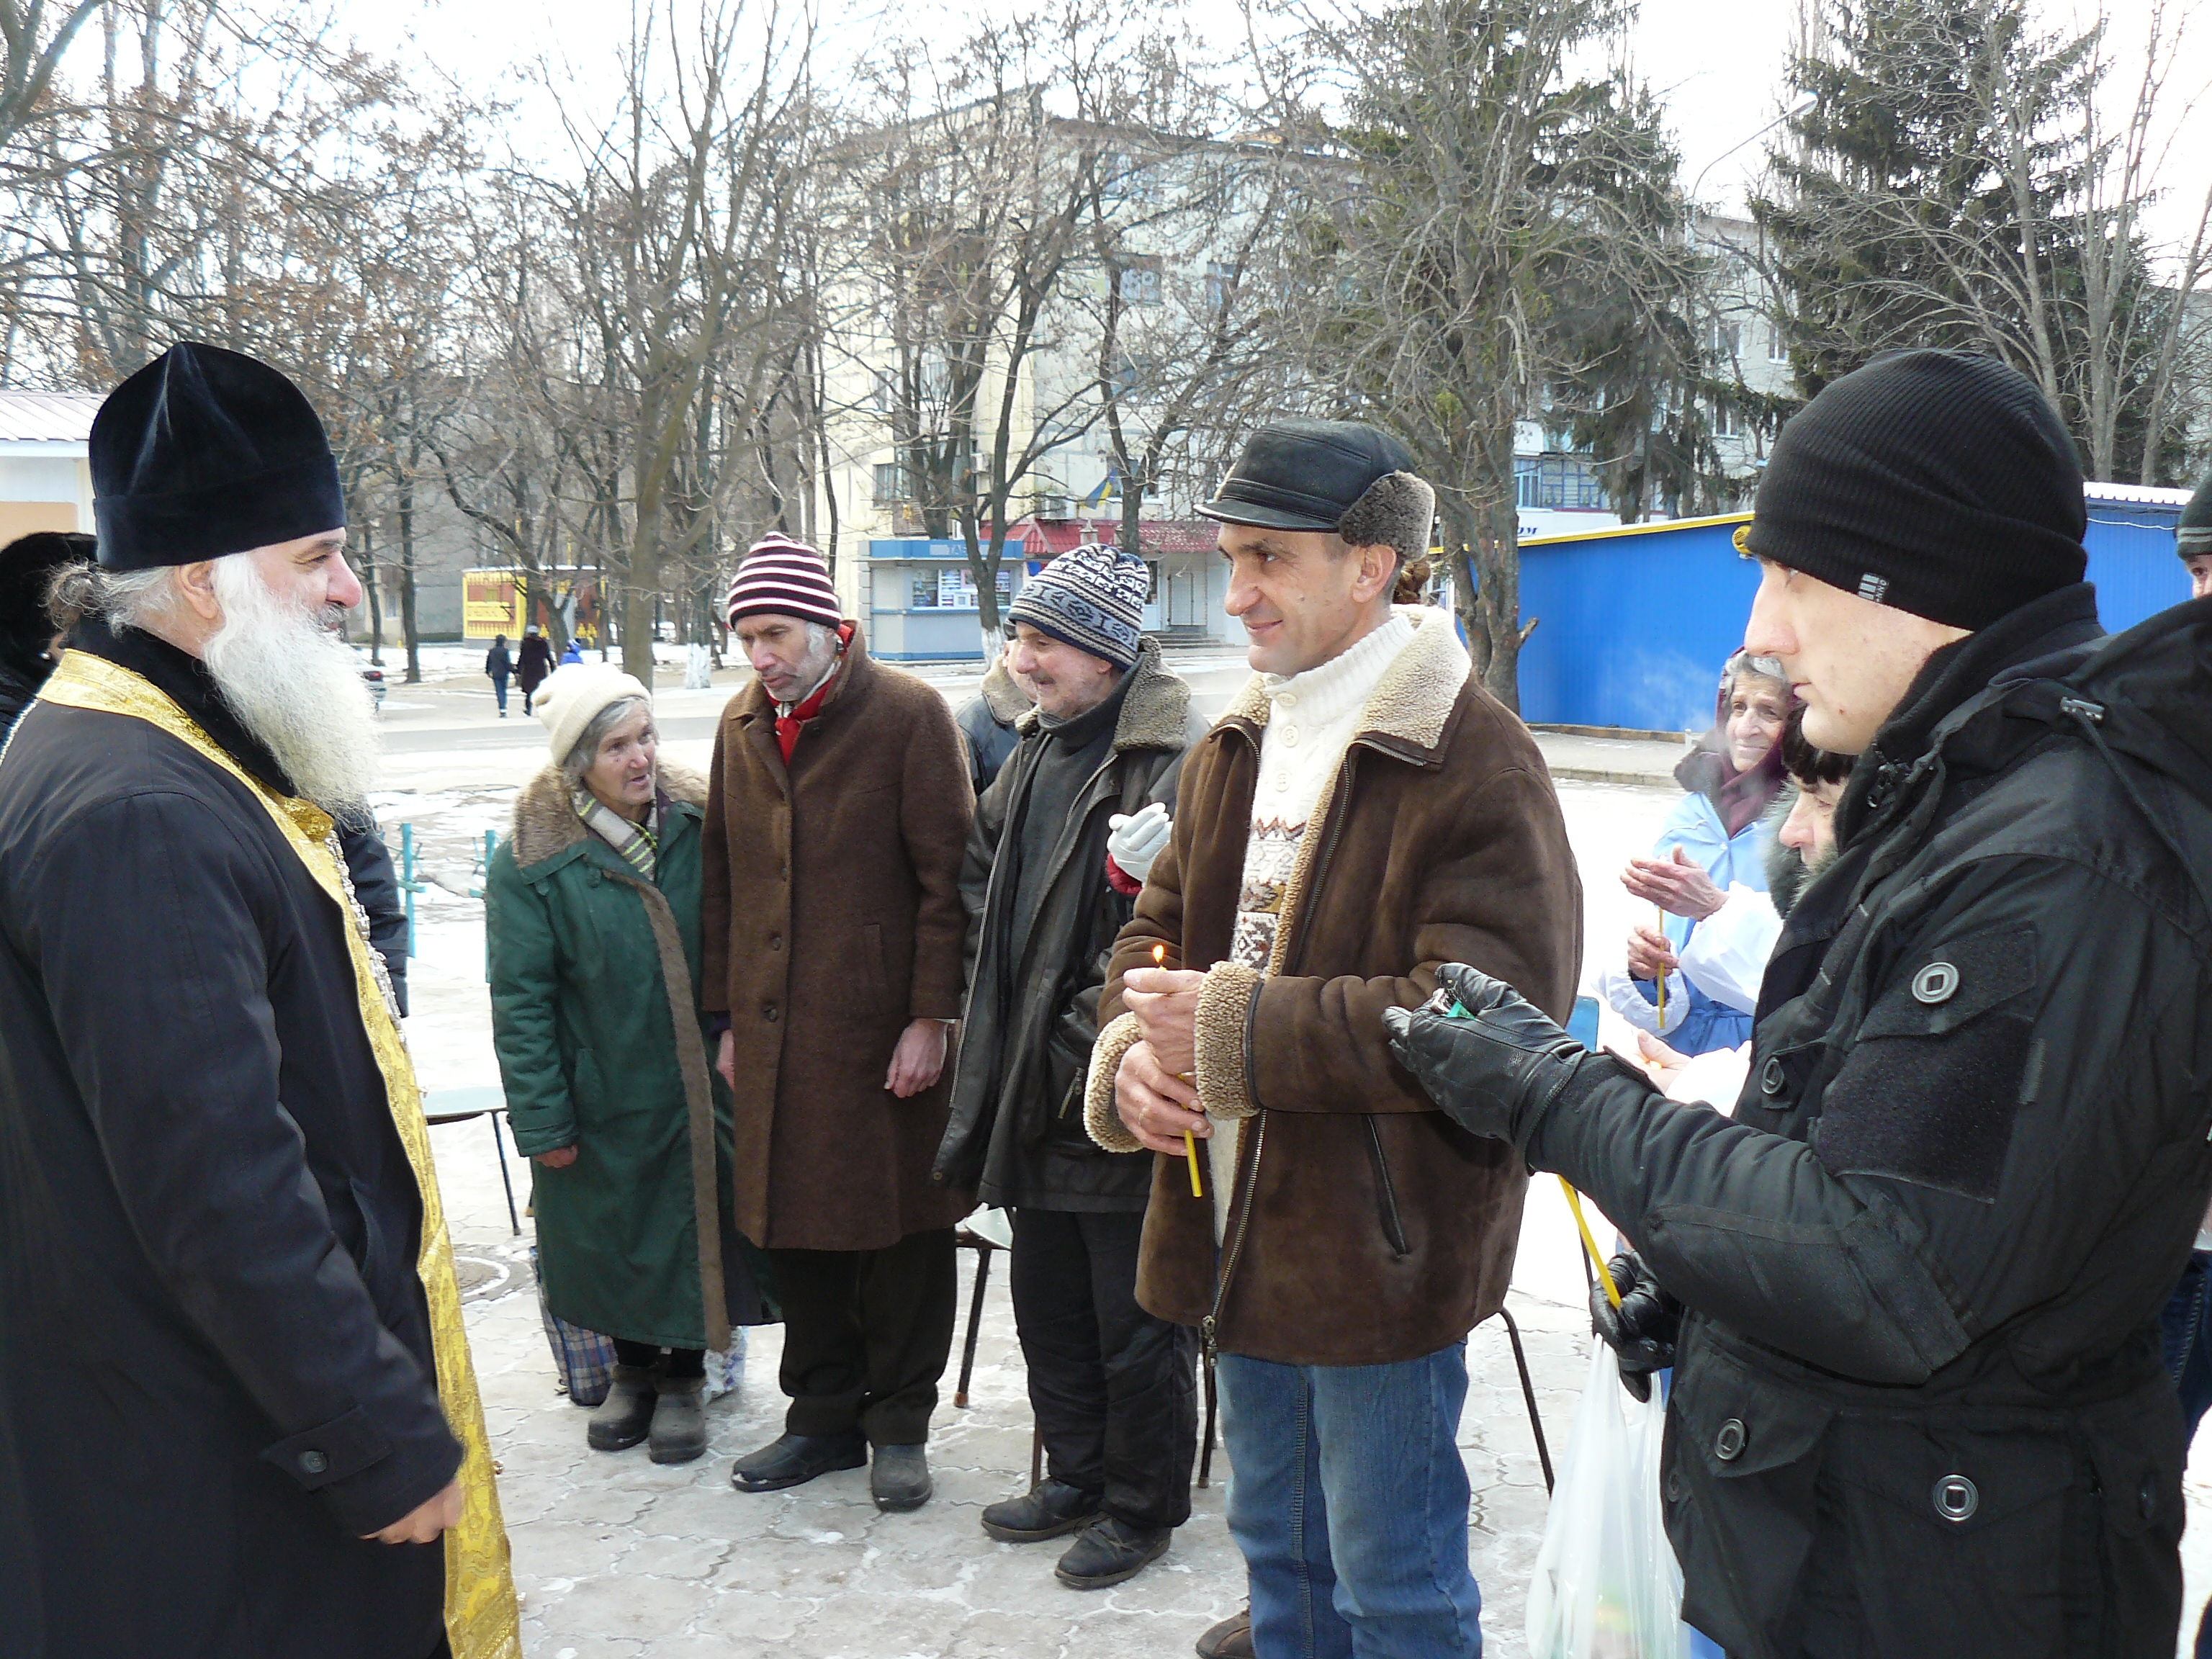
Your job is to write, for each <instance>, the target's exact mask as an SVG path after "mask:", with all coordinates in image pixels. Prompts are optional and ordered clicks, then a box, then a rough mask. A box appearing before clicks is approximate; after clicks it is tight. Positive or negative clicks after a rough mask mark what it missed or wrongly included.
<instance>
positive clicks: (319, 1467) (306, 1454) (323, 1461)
mask: <svg viewBox="0 0 2212 1659" xmlns="http://www.w3.org/2000/svg"><path fill="white" fill-rule="evenodd" d="M330 1466H331V1460H330V1459H329V1458H327V1457H325V1456H324V1455H322V1453H320V1452H319V1451H303V1452H301V1454H300V1467H301V1468H303V1469H305V1470H306V1471H307V1473H308V1474H321V1473H322V1472H323V1471H324V1470H325V1469H327V1468H330Z"/></svg>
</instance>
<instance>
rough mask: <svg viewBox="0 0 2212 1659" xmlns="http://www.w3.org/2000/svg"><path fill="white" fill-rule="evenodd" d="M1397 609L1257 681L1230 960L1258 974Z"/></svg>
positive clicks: (1225, 1197)
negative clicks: (1319, 659)
mask: <svg viewBox="0 0 2212 1659" xmlns="http://www.w3.org/2000/svg"><path fill="white" fill-rule="evenodd" d="M1413 631H1414V630H1413V623H1412V622H1411V621H1410V620H1408V619H1407V616H1406V614H1405V613H1404V612H1403V611H1392V612H1391V613H1390V619H1389V621H1388V622H1386V623H1383V625H1382V626H1381V627H1379V628H1377V629H1376V630H1375V631H1374V632H1373V633H1371V634H1369V635H1366V636H1365V637H1364V638H1363V639H1362V640H1360V641H1358V644H1356V645H1354V646H1353V647H1352V648H1351V649H1350V650H1348V651H1346V652H1345V653H1343V654H1341V655H1340V656H1336V657H1332V658H1330V659H1329V660H1328V661H1327V662H1325V663H1323V664H1322V665H1321V666H1319V667H1318V668H1309V669H1307V670H1306V671H1304V673H1302V674H1292V675H1291V676H1289V677H1288V678H1284V677H1283V676H1280V675H1276V674H1263V675H1261V677H1260V683H1261V688H1262V689H1263V690H1265V692H1266V693H1267V725H1266V726H1263V727H1261V738H1260V776H1259V781H1258V785H1257V787H1255V790H1254V791H1253V795H1252V829H1251V834H1250V837H1249V839H1248V840H1247V841H1246V842H1245V843H1244V879H1243V889H1242V890H1241V891H1240V892H1239V894H1238V895H1237V931H1236V935H1235V939H1234V940H1233V942H1232V943H1231V945H1230V950H1229V954H1230V957H1231V960H1233V961H1237V962H1241V963H1243V964H1244V965H1245V966H1246V967H1248V968H1250V969H1253V970H1255V972H1257V973H1260V974H1263V975H1264V974H1265V973H1266V972H1267V963H1268V960H1269V958H1270V957H1272V955H1273V951H1274V948H1275V934H1276V933H1277V931H1278V930H1279V928H1280V927H1281V925H1282V919H1283V913H1282V906H1283V896H1284V892H1285V889H1286V888H1288V886H1289V885H1290V880H1291V870H1292V869H1293V868H1295V867H1296V866H1297V860H1298V846H1299V843H1300V842H1303V841H1304V839H1305V834H1306V827H1307V825H1308V824H1310V823H1311V822H1312V821H1313V816H1314V813H1315V812H1316V811H1317V810H1318V809H1319V808H1320V806H1321V805H1322V790H1323V789H1325V788H1327V787H1328V784H1329V781H1330V780H1331V779H1333V778H1334V777H1335V775H1336V769H1337V766H1338V763H1340V761H1342V759H1343V758H1344V751H1345V749H1346V745H1347V744H1350V743H1351V741H1352V735H1353V734H1354V733H1355V732H1358V730H1359V725H1360V721H1359V717H1360V714H1361V713H1362V712H1363V711H1364V709H1365V708H1366V707H1367V700H1368V699H1369V698H1370V697H1371V696H1374V694H1375V687H1376V684H1377V683H1378V682H1379V681H1380V680H1381V679H1382V678H1383V672H1384V671H1385V670H1387V669H1388V668H1389V666H1390V665H1391V663H1393V662H1394V661H1395V660H1396V659H1397V656H1398V653H1400V652H1401V651H1403V650H1404V649H1405V648H1406V647H1407V646H1408V645H1410V644H1412V643H1413ZM1206 1152H1207V1158H1208V1161H1209V1163H1211V1164H1212V1177H1213V1178H1212V1188H1213V1205H1214V1225H1215V1237H1222V1236H1223V1230H1224V1229H1225V1227H1226V1225H1227V1219H1228V1212H1229V1189H1230V1188H1231V1185H1232V1184H1233V1183H1234V1182H1235V1180H1236V1176H1237V1134H1236V1133H1235V1129H1234V1126H1232V1125H1231V1124H1227V1123H1223V1124H1221V1125H1219V1127H1218V1128H1217V1130H1216V1132H1215V1133H1214V1136H1213V1138H1212V1139H1211V1140H1210V1141H1208V1142H1207V1143H1206Z"/></svg>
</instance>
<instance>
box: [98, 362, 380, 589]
mask: <svg viewBox="0 0 2212 1659" xmlns="http://www.w3.org/2000/svg"><path fill="white" fill-rule="evenodd" d="M90 460H91V463H92V495H93V513H94V519H95V520H96V522H97V525H98V528H99V532H100V565H101V568H104V569H108V570H150V569H153V568H155V567H157V566H161V565H171V564H191V563H193V562H197V561H198V560H201V559H216V558H221V557H222V556H223V555H225V554H226V553H243V552H245V551H246V550H248V549H249V548H255V547H266V546H268V545H269V544H271V543H273V542H290V541H297V540H299V539H300V538H301V537H303V536H313V535H317V534H319V533H320V532H323V531H325V530H336V529H338V528H340V527H342V526H343V525H344V523H345V492H344V491H343V490H342V489H340V488H339V487H338V468H337V461H336V460H335V459H332V458H331V446H330V441H329V440H328V439H327V438H325V436H324V435H323V423H322V422H321V421H320V420H319V419H317V418H316V416H315V411H314V409H313V405H311V404H309V403H308V402H307V398H306V397H304V396H303V395H302V394H301V391H300V388H299V387H297V386H294V385H293V384H292V382H291V381H290V380H287V379H286V378H285V377H284V376H283V374H279V373H278V372H277V371H276V370H275V369H273V368H270V367H269V365H268V364H266V363H264V362H258V361H256V360H255V359H253V358H252V357H248V356H245V355H243V354H242V353H240V352H236V351H225V350H224V349H222V347H220V346H211V345H204V344H202V343H198V342H196V341H191V340H187V341H183V342H180V343H178V344H176V345H173V346H171V347H170V348H169V349H167V351H165V352H163V353H162V354H161V356H159V357H156V358H155V360H154V361H153V362H150V363H149V364H147V365H146V367H145V368H142V369H140V370H139V371H138V372H137V374H133V375H132V376H131V378H130V379H129V380H125V381H124V383H123V384H122V385H121V386H118V387H116V388H115V390H114V391H112V392H109V393H108V394H107V401H106V403H104V404H101V405H100V413H99V414H98V415H96V416H94V417H93V422H92V443H91V446H90Z"/></svg>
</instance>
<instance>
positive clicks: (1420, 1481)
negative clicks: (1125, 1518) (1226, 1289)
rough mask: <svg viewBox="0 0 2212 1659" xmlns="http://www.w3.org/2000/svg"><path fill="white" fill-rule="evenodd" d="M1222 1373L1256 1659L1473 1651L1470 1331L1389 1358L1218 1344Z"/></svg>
mask: <svg viewBox="0 0 2212 1659" xmlns="http://www.w3.org/2000/svg"><path fill="white" fill-rule="evenodd" d="M1217 1376H1218V1383H1219V1385H1220V1389H1221V1410H1222V1441H1223V1443H1224V1444H1225V1446H1226V1447H1227V1449H1228V1452H1229V1462H1230V1464H1231V1469H1232V1471H1233V1477H1232V1479H1231V1480H1230V1483H1229V1532H1230V1535H1231V1537H1232V1538H1234V1539H1235V1540H1236V1541H1237V1548H1238V1549H1240V1550H1242V1551H1243V1553H1244V1565H1245V1569H1246V1571H1247V1572H1248V1573H1249V1576H1250V1579H1251V1595H1252V1643H1253V1647H1254V1649H1255V1651H1256V1652H1257V1653H1259V1655H1260V1656H1261V1659H1480V1654H1481V1652H1482V1629H1481V1626H1480V1623H1479V1622H1478V1621H1479V1620H1480V1616H1481V1613H1482V1593H1481V1592H1480V1590H1478V1589H1476V1588H1475V1584H1474V1573H1472V1572H1471V1571H1468V1565H1467V1511H1468V1496H1469V1494H1468V1481H1467V1466H1466V1465H1465V1464H1464V1463H1462V1462H1461V1461H1460V1455H1459V1445H1458V1435H1459V1414H1460V1407H1461V1406H1462V1404H1464V1403H1465V1401H1466V1399H1467V1345H1466V1344H1465V1343H1464V1342H1455V1343H1453V1344H1452V1345H1451V1346H1449V1347H1448V1348H1440V1349H1438V1350H1437V1352H1434V1353H1432V1354H1429V1355H1427V1356H1426V1357H1425V1358H1420V1359H1407V1360H1401V1361H1400V1362H1398V1363H1397V1364H1390V1365H1279V1364H1273V1363H1272V1362H1271V1361H1268V1360H1264V1359H1252V1358H1247V1357H1245V1356H1244V1355H1243V1354H1227V1353H1225V1354H1223V1355H1222V1356H1221V1357H1220V1363H1219V1366H1218V1372H1217Z"/></svg>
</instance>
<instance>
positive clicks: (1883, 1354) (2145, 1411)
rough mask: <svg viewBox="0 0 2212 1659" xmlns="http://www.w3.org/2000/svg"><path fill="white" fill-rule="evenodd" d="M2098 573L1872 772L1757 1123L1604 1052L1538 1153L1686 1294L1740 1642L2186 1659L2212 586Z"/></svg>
mask: <svg viewBox="0 0 2212 1659" xmlns="http://www.w3.org/2000/svg"><path fill="white" fill-rule="evenodd" d="M2099 639H2100V630H2099V629H2098V628H2097V625H2096V611H2095V600H2094V595H2093V591H2092V590H2091V589H2089V588H2088V587H2087V586H2086V585H2083V586H2077V587H2075V588H2071V589H2068V590H2066V591H2064V592H2061V593H2058V594H2054V595H2051V596H2050V597H2048V598H2046V599H2042V600H2039V601H2037V602H2036V603H2035V604H2033V605H2028V606H2025V607H2023V608H2022V609H2021V610H2020V611H2016V612H2015V613H2014V614H2013V615H2011V616H2009V617H2006V618H2004V619H2003V620H2002V621H2000V622H1999V623H1996V625H1994V626H1993V627H1991V628H1990V629H1985V630H1984V632H1982V633H1980V634H1978V635H1972V636H1971V637H1970V638H1968V639H1967V640H1966V641H1961V642H1960V644H1958V645H1957V646H1954V647H1950V648H1949V649H1948V650H1946V651H1945V652H1943V653H1939V654H1938V656H1937V657H1936V658H1935V659H1932V660H1931V661H1930V663H1929V665H1928V667H1927V668H1926V669H1925V670H1924V671H1923V673H1922V675H1921V678H1920V679H1919V680H1918V681H1917V683H1916V684H1915V686H1914V688H1913V690H1912V691H1911V693H1910V694H1909V695H1908V696H1907V698H1906V701H1905V703H1904V704H1903V705H1902V707H1901V708H1900V710H1899V713H1898V714H1896V715H1894V716H1893V718H1892V720H1890V722H1889V723H1888V725H1887V726H1885V727H1884V728H1883V729H1882V731H1881V732H1880V733H1879V734H1878V735H1877V737H1876V738H1875V746H1874V747H1873V748H1872V749H1871V750H1869V752H1868V753H1867V754H1865V755H1863V756H1862V757H1860V760H1859V763H1858V764H1857V768H1856V769H1855V770H1854V771H1853V773H1852V775H1851V779H1850V783H1849V785H1848V787H1847V788H1846V790H1845V793H1844V799H1843V802H1842V805H1841V806H1840V808H1839V809H1838V814H1837V830H1838V845H1839V848H1840V851H1839V855H1838V860H1837V862H1836V863H1835V864H1834V865H1833V866H1832V867H1831V868H1830V869H1828V870H1827V871H1826V872H1823V873H1822V874H1821V875H1820V877H1818V878H1816V879H1815V880H1814V882H1813V883H1812V884H1810V885H1809V886H1808V888H1807V889H1806V890H1805V892H1804V895H1803V896H1802V898H1801V899H1800V900H1799V902H1798V903H1797V905H1796V908H1795V909H1794V910H1793V911H1792V912H1791V914H1790V920H1789V922H1788V925H1787V927H1786V928H1785V930H1784V933H1783V936H1782V939H1781V941H1780V943H1779V945H1778V947H1777V950H1776V954H1775V957H1774V960H1773V962H1772V963H1771V966H1770V967H1769V969H1768V971H1767V975H1766V981H1765V989H1764V992H1763V994H1762V996H1761V999H1760V1006H1759V1019H1758V1025H1757V1028H1756V1031H1755V1033H1754V1036H1753V1049H1752V1064H1751V1076H1750V1080H1749V1082H1748V1083H1747V1085H1746V1087H1745V1091H1744V1095H1743V1097H1742V1100H1741V1103H1739V1104H1738V1106H1737V1109H1736V1115H1735V1121H1733V1122H1731V1121H1729V1120H1727V1119H1725V1118H1723V1117H1721V1116H1719V1115H1717V1114H1715V1113H1713V1112H1711V1111H1709V1110H1707V1109H1705V1108H1703V1107H1699V1106H1679V1105H1675V1104H1674V1103H1670V1102H1668V1101H1667V1100H1665V1099H1664V1098H1662V1097H1659V1096H1657V1095H1656V1094H1654V1093H1653V1092H1652V1091H1651V1090H1650V1085H1648V1084H1647V1083H1645V1082H1644V1080H1643V1079H1639V1078H1635V1077H1633V1076H1632V1075H1630V1074H1629V1073H1628V1070H1627V1068H1626V1066H1622V1067H1620V1068H1619V1069H1618V1070H1615V1069H1614V1068H1612V1067H1600V1066H1586V1067H1585V1068H1584V1070H1583V1074H1582V1075H1581V1076H1580V1077H1578V1079H1577V1082H1576V1083H1575V1084H1574V1085H1571V1087H1570V1090H1569V1091H1568V1092H1567V1094H1566V1095H1565V1097H1563V1098H1562V1099H1561V1101H1560V1102H1559V1104H1558V1105H1557V1106H1556V1107H1555V1108H1554V1109H1552V1110H1551V1111H1549V1112H1548V1113H1547V1115H1545V1116H1544V1118H1543V1119H1542V1121H1541V1123H1540V1125H1539V1127H1537V1130H1536V1132H1535V1134H1534V1139H1532V1140H1531V1141H1530V1144H1529V1146H1528V1152H1529V1158H1530V1162H1531V1164H1533V1165H1534V1167H1536V1168H1539V1169H1542V1170H1556V1171H1558V1172H1559V1173H1561V1174H1563V1175H1565V1176H1567V1177H1568V1179H1570V1180H1571V1181H1573V1182H1576V1183H1577V1184H1578V1185H1580V1186H1582V1187H1583V1188H1585V1189H1587V1190H1588V1191H1589V1193H1590V1194H1592V1195H1593V1196H1594V1197H1595V1199H1596V1200H1597V1201H1598V1202H1599V1203H1600V1204H1601V1205H1602V1206H1604V1209H1605V1212H1606V1213H1607V1215H1608V1216H1610V1217H1612V1218H1613V1219H1614V1220H1615V1221H1617V1222H1618V1223H1619V1224H1620V1227H1621V1229H1622V1231H1624V1232H1626V1234H1627V1235H1628V1236H1629V1237H1631V1238H1632V1240H1633V1241H1634V1242H1635V1243H1637V1245H1638V1247H1639V1248H1640V1249H1642V1250H1643V1251H1644V1255H1645V1256H1646V1258H1647V1260H1648V1261H1650V1265H1651V1267H1652V1268H1653V1270H1654V1271H1655V1273H1656V1274H1657V1276H1658V1278H1659V1279H1660V1280H1661V1282H1662V1283H1663V1284H1664V1285H1667V1287H1668V1289H1670V1290H1672V1291H1674V1292H1675V1293H1676V1294H1677V1295H1679V1296H1680V1297H1681V1298H1682V1299H1683V1301H1684V1302H1686V1304H1688V1305H1689V1307H1690V1309H1691V1310H1692V1312H1691V1314H1690V1316H1689V1317H1688V1318H1687V1320H1686V1323H1685V1328H1684V1331H1683V1334H1682V1339H1681V1342H1680V1349H1679V1357H1678V1362H1677V1365H1676V1368H1675V1372H1674V1387H1673V1393H1672V1396H1671V1398H1670V1400H1669V1401H1668V1419H1667V1441H1666V1450H1665V1455H1664V1460H1663V1470H1664V1476H1663V1479H1664V1492H1665V1499H1666V1514H1667V1528H1668V1535H1669V1536H1670V1537H1671V1538H1672V1539H1673V1541H1674V1547H1675V1551H1676V1553H1677V1554H1678V1555H1679V1557H1680V1560H1681V1563H1682V1570H1683V1575H1684V1581H1685V1590H1684V1597H1683V1607H1682V1616H1683V1618H1684V1619H1685V1620H1686V1621H1687V1622H1689V1623H1690V1624H1692V1625H1694V1626H1697V1627H1698V1628H1699V1629H1701V1630H1703V1631H1705V1632H1706V1633H1707V1634H1708V1635H1710V1636H1711V1637H1713V1638H1716V1639H1717V1640H1718V1641H1719V1642H1720V1643H1721V1644H1723V1646H1724V1647H1726V1649H1727V1650H1728V1651H1729V1654H1730V1655H1731V1656H1736V1655H1741V1656H1744V1659H1779V1656H1794V1655H1799V1654H1808V1655H1809V1654H1819V1655H1821V1656H1827V1655H1861V1654H1863V1655H1869V1656H1871V1655H1877V1654H1880V1655H1894V1654H1914V1653H1934V1652H1944V1653H1954V1654H1961V1655H1984V1654H1985V1655H1990V1656H2000V1655H2001V1656H2004V1659H2022V1656H2039V1655H2054V1656H2055V1655H2091V1654H2095V1655H2150V1654H2158V1655H2160V1656H2165V1655H2170V1654H2171V1653H2172V1651H2173V1647H2174V1632H2175V1626H2176V1620H2177V1618H2178V1615H2179V1601H2180V1593H2181V1572H2180V1565H2179V1557H2178V1545H2179V1537H2180V1534H2181V1526H2182V1498H2181V1468H2182V1460H2183V1456H2184V1453H2185V1447H2184V1445H2183V1443H2182V1434H2181V1425H2180V1418H2179V1412H2178V1410H2177V1408H2176V1404H2175V1400H2174V1395H2173V1389H2172V1385H2171V1384H2170V1383H2168V1382H2167V1380H2166V1376H2165V1375H2164V1373H2163V1370H2162V1369H2161V1366H2160V1351H2159V1344H2158V1340H2157V1329H2156V1322H2157V1316H2158V1313H2159V1310H2160V1306H2161V1304H2163V1303H2164V1301H2165V1299H2166V1295H2167V1293H2168V1292H2169V1291H2171V1290H2172V1287H2173V1284H2174V1280H2175V1279H2176V1277H2177V1276H2178V1275H2179V1273H2180V1271H2181V1267H2182V1265H2183V1263H2184V1262H2185V1261H2186V1260H2187V1258H2188V1255H2189V1249H2190V1244H2191V1239H2192V1237H2193V1236H2194V1234H2195V1232H2196V1230H2197V1221H2198V1218H2199V1217H2200V1216H2201V1215H2202V1214H2203V1209H2204V1199H2205V1193H2206V1188H2207V1187H2208V1185H2209V1184H2212V1146H2207V1144H2206V1127H2207V1124H2208V1121H2212V1115H2208V1099H2207V1089H2208V1079H2212V1022H2208V1021H2207V1020H2206V1019H2205V1018H2203V1010H2204V1008H2205V1006H2206V1002H2207V996H2208V991H2212V987H2208V983H2207V981H2208V972H2207V963H2208V960H2212V907H2208V904H2207V901H2206V896H2205V888H2204V885H2203V883H2204V881H2205V880H2206V878H2207V877H2208V875H2212V676H2208V673H2207V670H2206V665H2207V664H2212V601H2199V602H2197V603H2195V604H2191V605H2185V606H2183V607H2180V608H2179V609H2177V610H2175V611H2168V612H2166V614H2164V615H2163V616H2160V617H2154V618H2153V619H2152V620H2151V621H2150V622H2148V623H2144V624H2143V625H2142V627H2140V628H2137V629H2135V630H2133V631H2132V632H2130V633H2129V634H2127V635H2122V636H2120V637H2119V638H2117V639H2113V640H2111V641H2104V642H2103V643H2102V644H2101V645H2100V644H2099V643H2098V642H2097V641H2099Z"/></svg>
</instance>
